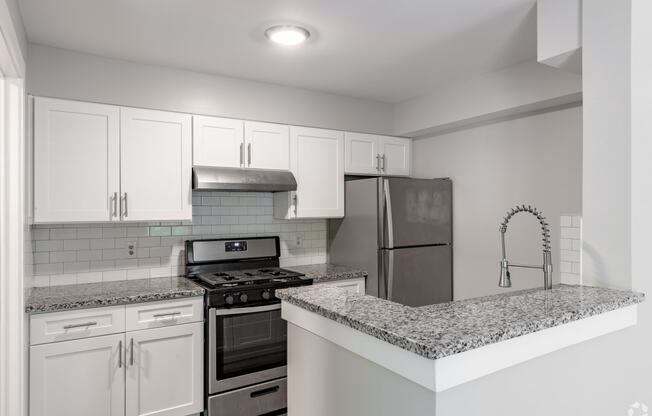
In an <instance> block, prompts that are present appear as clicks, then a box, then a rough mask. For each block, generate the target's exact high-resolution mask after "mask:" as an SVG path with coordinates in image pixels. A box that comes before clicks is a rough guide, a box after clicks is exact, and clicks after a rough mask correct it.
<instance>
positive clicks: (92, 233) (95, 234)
mask: <svg viewBox="0 0 652 416" xmlns="http://www.w3.org/2000/svg"><path fill="white" fill-rule="evenodd" d="M77 238H102V228H80V229H78V230H77Z"/></svg>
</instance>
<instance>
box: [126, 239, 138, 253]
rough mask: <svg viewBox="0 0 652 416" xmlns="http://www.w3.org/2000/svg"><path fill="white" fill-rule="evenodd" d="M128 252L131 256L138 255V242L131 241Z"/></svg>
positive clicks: (128, 244)
mask: <svg viewBox="0 0 652 416" xmlns="http://www.w3.org/2000/svg"><path fill="white" fill-rule="evenodd" d="M127 250H128V251H127V252H128V253H129V255H130V256H133V255H135V254H136V242H135V241H129V242H128V243H127Z"/></svg>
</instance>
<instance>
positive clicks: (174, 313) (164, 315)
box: [154, 312, 181, 318]
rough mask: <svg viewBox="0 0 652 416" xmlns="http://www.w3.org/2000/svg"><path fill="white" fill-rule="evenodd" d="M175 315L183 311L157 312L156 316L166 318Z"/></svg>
mask: <svg viewBox="0 0 652 416" xmlns="http://www.w3.org/2000/svg"><path fill="white" fill-rule="evenodd" d="M175 315H181V312H170V313H155V314H154V318H164V317H166V316H175Z"/></svg>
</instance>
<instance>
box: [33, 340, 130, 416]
mask: <svg viewBox="0 0 652 416" xmlns="http://www.w3.org/2000/svg"><path fill="white" fill-rule="evenodd" d="M124 339H125V334H115V335H105V336H101V337H94V338H85V339H78V340H75V341H64V342H54V343H51V344H43V345H35V346H32V347H31V348H30V373H29V379H30V415H31V416H88V415H93V416H122V415H124V414H125V406H124V404H125V376H124V365H125V363H124V348H123V346H124ZM121 354H122V357H121Z"/></svg>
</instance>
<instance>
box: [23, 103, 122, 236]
mask: <svg viewBox="0 0 652 416" xmlns="http://www.w3.org/2000/svg"><path fill="white" fill-rule="evenodd" d="M119 123H120V112H119V109H118V107H114V106H110V105H101V104H91V103H84V102H77V101H66V100H55V99H51V98H42V97H36V98H35V99H34V221H35V222H41V223H52V222H69V221H110V220H117V219H118V213H117V209H116V210H115V211H114V199H113V198H114V197H115V198H117V197H118V194H119V192H120V189H119V186H120V184H119V181H120V171H119V166H120V164H119V163H120V162H119V157H120V138H119V137H120V136H119V134H120V130H119V128H120V124H119Z"/></svg>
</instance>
